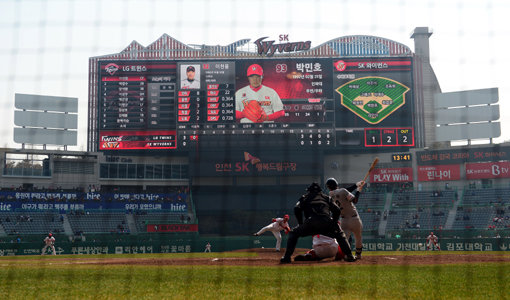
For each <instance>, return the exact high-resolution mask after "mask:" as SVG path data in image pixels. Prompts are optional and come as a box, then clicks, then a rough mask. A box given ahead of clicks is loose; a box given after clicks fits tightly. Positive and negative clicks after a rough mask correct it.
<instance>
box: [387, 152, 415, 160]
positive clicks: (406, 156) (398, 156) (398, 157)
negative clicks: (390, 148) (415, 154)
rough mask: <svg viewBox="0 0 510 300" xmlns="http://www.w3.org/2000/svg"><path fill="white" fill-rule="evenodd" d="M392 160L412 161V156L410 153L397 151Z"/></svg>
mask: <svg viewBox="0 0 510 300" xmlns="http://www.w3.org/2000/svg"><path fill="white" fill-rule="evenodd" d="M391 161H392V162H396V161H412V156H411V154H409V153H397V154H392V155H391Z"/></svg>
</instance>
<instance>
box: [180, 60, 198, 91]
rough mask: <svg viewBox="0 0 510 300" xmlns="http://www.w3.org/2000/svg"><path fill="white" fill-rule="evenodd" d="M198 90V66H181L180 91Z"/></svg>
mask: <svg viewBox="0 0 510 300" xmlns="http://www.w3.org/2000/svg"><path fill="white" fill-rule="evenodd" d="M199 88H200V67H199V66H198V65H181V89H183V90H184V89H199Z"/></svg>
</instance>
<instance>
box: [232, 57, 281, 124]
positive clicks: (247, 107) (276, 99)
mask: <svg viewBox="0 0 510 300" xmlns="http://www.w3.org/2000/svg"><path fill="white" fill-rule="evenodd" d="M246 76H248V81H249V85H247V86H245V87H243V88H240V89H239V90H238V91H237V92H236V94H235V101H236V119H237V121H238V122H241V123H262V122H274V121H275V120H276V119H278V118H280V117H283V116H284V115H285V111H284V110H283V103H282V100H281V99H280V96H279V95H278V93H277V92H276V91H275V90H273V89H272V88H270V87H267V86H265V85H263V84H262V80H263V76H264V70H263V69H262V67H261V66H260V65H258V64H252V65H250V66H249V67H248V69H247V71H246Z"/></svg>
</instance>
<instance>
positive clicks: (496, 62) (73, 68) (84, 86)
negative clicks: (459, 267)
mask: <svg viewBox="0 0 510 300" xmlns="http://www.w3.org/2000/svg"><path fill="white" fill-rule="evenodd" d="M509 16H510V1H507V0H485V1H473V0H430V1H416V0H398V1H392V0H331V1H330V0H315V1H314V0H303V1H301V0H287V1H278V0H267V1H255V0H252V1H244V0H214V1H213V0H210V1H207V0H203V1H192V0H183V1H170V0H148V1H123V0H108V1H101V0H90V1H81V0H75V1H72V0H47V1H41V0H2V1H0V36H1V37H2V43H0V114H1V115H2V117H3V122H2V124H3V126H2V127H0V133H1V136H2V141H0V147H20V145H19V144H15V143H14V142H13V137H12V131H13V126H14V118H13V117H14V112H13V111H14V94H15V93H26V94H43V95H54V96H67V97H76V98H79V102H78V103H79V125H78V126H79V134H78V147H72V148H71V149H74V150H86V139H87V101H88V94H87V91H88V77H87V75H88V58H89V57H92V56H98V55H105V54H111V53H117V52H120V51H122V50H123V49H124V48H125V47H126V46H127V45H128V44H129V43H130V42H131V41H133V40H136V41H138V42H139V43H140V44H142V45H144V46H147V45H149V44H150V43H152V42H153V41H155V40H156V39H157V38H159V37H160V36H161V35H162V34H164V33H166V34H168V35H170V36H171V37H173V38H175V39H177V40H179V41H181V42H183V43H185V44H206V45H227V44H230V43H232V42H234V41H237V40H240V39H244V38H249V39H251V43H252V42H253V41H254V40H256V39H257V38H260V37H263V36H269V38H270V39H276V40H277V38H278V35H280V34H288V35H289V39H290V41H305V40H310V41H312V47H315V46H318V45H320V44H322V43H324V42H326V41H329V40H331V39H335V38H338V37H342V36H345V35H373V36H380V37H383V38H387V39H391V40H394V41H396V42H399V43H402V44H405V45H407V46H409V47H410V48H411V50H413V51H414V40H412V39H410V35H411V32H412V31H413V30H414V28H415V27H429V28H430V29H431V30H432V31H433V35H432V36H431V38H430V55H431V64H432V67H433V68H434V71H435V73H436V76H437V78H438V80H439V83H440V85H441V89H442V91H443V92H451V91H459V90H471V89H482V88H493V87H497V88H499V96H500V98H499V99H500V100H499V103H500V111H501V119H500V120H501V124H502V136H501V138H498V139H496V140H495V142H503V141H508V140H510V99H509V97H510V80H509V79H508V78H507V74H506V72H505V71H507V70H508V67H509V62H508V54H507V52H508V48H509V46H510V41H509V37H510V30H509V28H510V18H509Z"/></svg>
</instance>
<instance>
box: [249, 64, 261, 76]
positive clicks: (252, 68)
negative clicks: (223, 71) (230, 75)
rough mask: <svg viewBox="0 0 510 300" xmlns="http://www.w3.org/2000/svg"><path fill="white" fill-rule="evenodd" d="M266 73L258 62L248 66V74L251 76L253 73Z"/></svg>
mask: <svg viewBox="0 0 510 300" xmlns="http://www.w3.org/2000/svg"><path fill="white" fill-rule="evenodd" d="M262 74H264V71H263V70H262V67H261V66H260V65H257V64H253V65H251V66H249V67H248V71H246V76H248V77H250V76H251V75H259V76H262Z"/></svg>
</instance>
